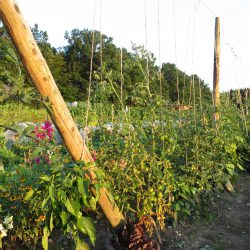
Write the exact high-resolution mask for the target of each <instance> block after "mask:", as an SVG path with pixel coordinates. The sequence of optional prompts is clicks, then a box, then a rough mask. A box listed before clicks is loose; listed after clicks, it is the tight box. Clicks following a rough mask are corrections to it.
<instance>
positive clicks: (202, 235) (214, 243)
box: [162, 173, 250, 250]
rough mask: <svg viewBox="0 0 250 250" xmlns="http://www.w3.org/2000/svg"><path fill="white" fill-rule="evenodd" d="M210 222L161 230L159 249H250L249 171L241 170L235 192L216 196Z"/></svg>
mask: <svg viewBox="0 0 250 250" xmlns="http://www.w3.org/2000/svg"><path fill="white" fill-rule="evenodd" d="M210 216H211V218H210V221H209V222H208V220H207V218H206V219H205V222H201V221H200V222H199V223H194V224H192V225H183V226H181V225H179V226H177V227H176V228H175V229H170V228H168V229H167V230H165V231H164V232H163V236H162V238H163V246H162V250H173V249H185V250H196V249H197V250H198V249H199V250H212V249H213V250H250V174H249V173H248V174H247V173H244V175H242V176H241V177H240V178H239V180H238V181H237V183H236V186H235V192H234V193H228V192H225V193H222V194H220V195H219V196H217V197H216V207H215V208H214V207H213V208H212V212H211V213H210Z"/></svg>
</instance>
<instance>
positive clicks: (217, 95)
mask: <svg viewBox="0 0 250 250" xmlns="http://www.w3.org/2000/svg"><path fill="white" fill-rule="evenodd" d="M219 81H220V18H219V17H216V19H215V44H214V81H213V105H214V108H215V113H214V121H217V120H218V119H219V113H218V108H219V106H220V88H219Z"/></svg>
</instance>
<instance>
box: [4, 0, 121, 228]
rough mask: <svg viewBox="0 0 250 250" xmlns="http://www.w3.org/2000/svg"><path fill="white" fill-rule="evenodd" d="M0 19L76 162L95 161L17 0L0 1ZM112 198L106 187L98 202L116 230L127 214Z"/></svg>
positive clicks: (93, 174)
mask: <svg viewBox="0 0 250 250" xmlns="http://www.w3.org/2000/svg"><path fill="white" fill-rule="evenodd" d="M0 19H1V20H2V21H3V23H4V24H5V26H6V28H7V30H8V32H9V35H10V37H11V39H12V41H13V43H14V45H15V47H16V49H17V51H18V53H19V55H20V57H21V59H22V62H23V64H24V66H25V68H26V70H27V72H28V73H29V75H30V76H31V78H32V81H33V83H34V85H35V86H36V88H37V89H38V91H39V93H40V94H41V96H43V97H48V98H49V101H50V104H51V108H52V110H53V121H54V123H55V125H56V127H57V129H58V130H59V131H60V133H61V135H62V138H63V141H64V143H65V146H66V147H67V149H68V151H69V153H70V154H71V156H72V158H73V159H74V160H76V161H79V160H82V161H84V162H85V163H93V159H92V157H91V154H90V152H89V150H88V148H87V146H86V145H85V143H84V141H83V139H82V137H81V135H80V132H79V130H78V128H77V126H76V124H75V122H74V120H73V118H72V116H71V114H70V112H69V110H68V108H67V105H66V103H65V102H64V100H63V98H62V95H61V93H60V91H59V89H58V87H57V85H56V83H55V81H54V79H53V76H52V74H51V72H50V70H49V68H48V65H47V63H46V61H45V60H44V58H43V56H42V54H41V51H40V49H39V47H38V45H37V43H36V41H35V39H34V37H33V35H32V33H31V30H30V28H29V26H28V25H27V24H26V22H25V21H24V19H23V17H22V14H21V12H20V9H19V7H18V5H17V3H16V1H15V0H0ZM91 169H92V170H90V176H87V177H88V178H90V179H91V180H92V181H95V177H96V175H95V172H94V171H93V169H94V167H92V168H91ZM109 197H111V195H110V194H109V193H108V191H107V190H106V189H105V188H101V189H100V198H99V201H98V202H99V204H100V206H101V208H102V210H103V212H104V214H105V215H106V217H107V219H108V221H109V222H110V224H111V226H112V227H113V228H114V229H116V228H117V229H119V228H120V227H122V225H123V224H124V217H123V215H122V214H121V212H120V211H119V208H118V207H117V205H116V204H115V203H111V201H110V198H109Z"/></svg>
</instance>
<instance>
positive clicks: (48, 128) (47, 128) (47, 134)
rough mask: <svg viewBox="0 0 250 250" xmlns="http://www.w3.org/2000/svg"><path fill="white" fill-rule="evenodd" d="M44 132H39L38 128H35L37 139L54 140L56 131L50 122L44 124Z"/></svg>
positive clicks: (42, 127)
mask: <svg viewBox="0 0 250 250" xmlns="http://www.w3.org/2000/svg"><path fill="white" fill-rule="evenodd" d="M41 129H42V131H39V128H38V126H36V127H35V131H34V133H35V135H36V138H38V139H41V140H43V139H45V138H48V140H49V141H50V140H52V137H53V135H52V132H53V131H54V129H53V128H52V123H51V122H50V121H45V122H44V124H43V125H42V126H41Z"/></svg>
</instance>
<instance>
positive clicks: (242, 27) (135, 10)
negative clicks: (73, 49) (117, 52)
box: [17, 0, 250, 90]
mask: <svg viewBox="0 0 250 250" xmlns="http://www.w3.org/2000/svg"><path fill="white" fill-rule="evenodd" d="M17 2H18V3H19V6H20V9H21V11H22V13H23V16H24V18H25V19H26V21H27V22H28V24H29V25H30V26H33V25H34V24H35V23H37V24H38V25H39V28H40V29H42V30H46V31H47V32H48V35H49V42H50V43H51V44H52V45H53V46H55V47H60V46H63V45H65V41H64V32H65V31H66V30H68V31H69V30H71V29H73V28H79V29H84V28H89V29H92V28H93V27H94V28H95V29H97V30H100V28H101V30H102V32H103V33H105V34H106V35H108V36H111V37H113V38H114V42H115V44H116V45H118V46H124V47H126V48H128V49H129V48H130V47H131V41H132V42H134V43H136V44H138V45H143V44H144V45H145V44H146V32H145V9H146V26H147V48H148V49H149V50H150V51H152V52H153V53H154V54H155V56H156V58H157V63H160V62H171V63H175V64H177V66H178V67H179V68H180V69H181V70H183V71H185V72H187V73H188V74H190V73H197V74H198V75H199V76H200V77H201V78H202V79H204V80H205V82H206V83H208V85H209V86H210V87H211V86H212V79H213V53H214V22H215V17H216V16H219V17H220V19H221V78H220V84H221V90H227V89H230V88H237V87H250V49H249V46H250V27H249V25H250V15H249V14H250V1H249V0H71V1H67V0H60V1H58V0H57V1H56V0H17ZM145 3H146V8H145V5H144V4H145ZM158 3H159V6H160V8H159V15H158ZM158 18H159V19H158ZM100 20H101V22H100ZM158 20H159V22H158ZM159 37H160V39H159ZM159 51H160V53H159Z"/></svg>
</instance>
